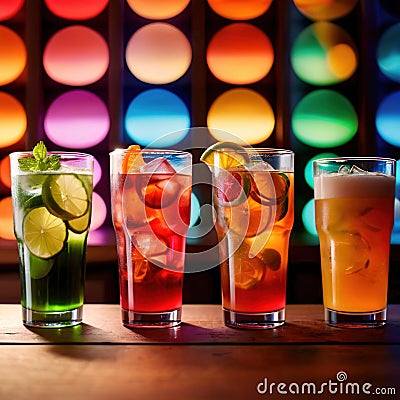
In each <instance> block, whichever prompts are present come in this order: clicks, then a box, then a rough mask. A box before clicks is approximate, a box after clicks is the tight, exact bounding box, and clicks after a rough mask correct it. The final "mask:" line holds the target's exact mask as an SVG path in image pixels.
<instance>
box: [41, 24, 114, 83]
mask: <svg viewBox="0 0 400 400" xmlns="http://www.w3.org/2000/svg"><path fill="white" fill-rule="evenodd" d="M108 65H109V51H108V46H107V43H106V41H105V40H104V38H103V37H102V36H101V35H100V34H99V33H97V32H96V31H94V30H93V29H91V28H88V27H85V26H69V27H67V28H64V29H61V30H59V31H58V32H57V33H55V34H54V35H53V36H52V37H51V38H50V40H49V41H48V42H47V44H46V47H45V49H44V54H43V66H44V69H45V70H46V72H47V74H48V75H49V76H50V78H52V79H53V80H55V81H56V82H59V83H62V84H65V85H71V86H81V85H88V84H90V83H93V82H96V81H98V80H99V79H100V78H101V77H102V76H103V75H104V74H105V72H106V71H107V68H108Z"/></svg>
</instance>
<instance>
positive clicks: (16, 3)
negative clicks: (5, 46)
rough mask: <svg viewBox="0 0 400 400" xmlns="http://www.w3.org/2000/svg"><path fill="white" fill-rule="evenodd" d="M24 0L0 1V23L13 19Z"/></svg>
mask: <svg viewBox="0 0 400 400" xmlns="http://www.w3.org/2000/svg"><path fill="white" fill-rule="evenodd" d="M23 4H24V0H7V1H0V21H5V20H7V19H10V18H12V17H14V15H15V14H17V13H18V11H19V10H20V9H21V8H22V6H23Z"/></svg>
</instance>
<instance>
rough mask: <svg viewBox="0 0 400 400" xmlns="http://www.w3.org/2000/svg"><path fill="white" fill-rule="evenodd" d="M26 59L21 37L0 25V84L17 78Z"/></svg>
mask: <svg viewBox="0 0 400 400" xmlns="http://www.w3.org/2000/svg"><path fill="white" fill-rule="evenodd" d="M26 59H27V55H26V48H25V44H24V42H23V41H22V39H21V38H20V37H19V36H18V35H17V34H16V33H15V32H14V31H12V30H11V29H10V28H7V27H5V26H0V85H6V84H8V83H10V82H12V81H14V80H15V79H17V78H18V77H19V76H20V75H21V74H22V72H23V70H24V68H25V65H26Z"/></svg>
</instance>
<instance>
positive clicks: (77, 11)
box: [45, 0, 108, 20]
mask: <svg viewBox="0 0 400 400" xmlns="http://www.w3.org/2000/svg"><path fill="white" fill-rule="evenodd" d="M45 3H46V6H47V8H48V9H49V10H50V11H51V12H52V13H53V14H55V15H57V16H58V17H61V18H65V19H71V20H85V19H90V18H93V17H95V16H97V15H98V14H100V13H101V12H102V11H103V10H104V9H105V8H106V6H107V4H108V0H84V1H82V0H45Z"/></svg>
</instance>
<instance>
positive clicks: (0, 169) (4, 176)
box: [0, 155, 11, 188]
mask: <svg viewBox="0 0 400 400" xmlns="http://www.w3.org/2000/svg"><path fill="white" fill-rule="evenodd" d="M0 180H1V183H2V184H3V185H4V186H5V187H7V188H11V175H10V157H9V156H8V155H7V156H5V157H4V158H3V159H2V160H1V161H0Z"/></svg>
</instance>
